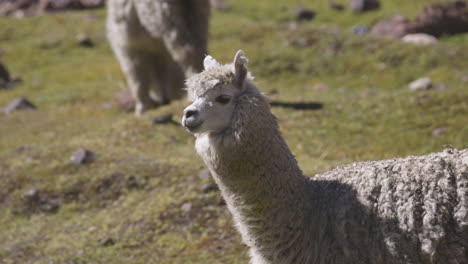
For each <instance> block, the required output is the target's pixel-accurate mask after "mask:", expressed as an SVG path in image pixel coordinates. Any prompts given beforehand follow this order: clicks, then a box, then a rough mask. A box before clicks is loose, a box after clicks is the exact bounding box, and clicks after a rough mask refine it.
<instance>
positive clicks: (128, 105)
mask: <svg viewBox="0 0 468 264" xmlns="http://www.w3.org/2000/svg"><path fill="white" fill-rule="evenodd" d="M115 99H116V100H117V104H118V105H119V107H120V109H122V110H124V111H133V109H135V99H134V98H133V96H132V94H131V93H130V90H128V89H126V90H123V91H120V92H119V93H117V94H116V96H115Z"/></svg>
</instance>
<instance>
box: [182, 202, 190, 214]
mask: <svg viewBox="0 0 468 264" xmlns="http://www.w3.org/2000/svg"><path fill="white" fill-rule="evenodd" d="M180 210H182V211H183V212H186V213H187V212H189V211H190V210H192V203H184V204H183V205H182V206H181V207H180Z"/></svg>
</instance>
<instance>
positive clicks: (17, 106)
mask: <svg viewBox="0 0 468 264" xmlns="http://www.w3.org/2000/svg"><path fill="white" fill-rule="evenodd" d="M35 109H37V107H36V106H35V105H34V104H33V103H31V102H30V101H29V100H28V99H26V98H25V97H20V98H17V99H15V100H14V101H13V102H11V103H10V104H9V105H7V106H6V107H5V108H4V109H3V111H4V112H5V113H7V114H8V113H11V112H13V111H16V110H35Z"/></svg>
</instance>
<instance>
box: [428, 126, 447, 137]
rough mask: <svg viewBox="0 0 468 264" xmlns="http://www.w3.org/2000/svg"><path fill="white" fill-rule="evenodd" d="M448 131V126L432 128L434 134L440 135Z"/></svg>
mask: <svg viewBox="0 0 468 264" xmlns="http://www.w3.org/2000/svg"><path fill="white" fill-rule="evenodd" d="M446 131H447V127H438V128H436V129H434V130H432V133H431V134H432V136H435V137H436V136H440V135H442V134H444V133H445V132H446Z"/></svg>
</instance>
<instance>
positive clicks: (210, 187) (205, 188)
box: [200, 182, 218, 193]
mask: <svg viewBox="0 0 468 264" xmlns="http://www.w3.org/2000/svg"><path fill="white" fill-rule="evenodd" d="M217 190H218V185H216V183H214V182H209V183H205V184H203V185H202V186H201V187H200V191H201V192H202V193H209V192H214V191H217Z"/></svg>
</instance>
